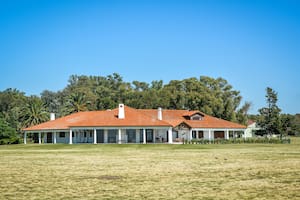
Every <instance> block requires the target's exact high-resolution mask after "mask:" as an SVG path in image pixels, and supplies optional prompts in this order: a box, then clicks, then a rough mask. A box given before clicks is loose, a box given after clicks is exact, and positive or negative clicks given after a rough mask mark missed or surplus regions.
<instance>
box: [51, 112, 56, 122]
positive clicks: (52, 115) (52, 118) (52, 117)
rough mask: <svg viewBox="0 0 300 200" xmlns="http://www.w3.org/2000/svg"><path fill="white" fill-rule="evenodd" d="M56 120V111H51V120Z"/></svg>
mask: <svg viewBox="0 0 300 200" xmlns="http://www.w3.org/2000/svg"><path fill="white" fill-rule="evenodd" d="M53 120H55V113H50V121H53Z"/></svg>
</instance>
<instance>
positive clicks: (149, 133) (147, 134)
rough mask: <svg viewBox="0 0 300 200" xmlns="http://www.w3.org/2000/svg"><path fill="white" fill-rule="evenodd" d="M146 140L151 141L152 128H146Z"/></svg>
mask: <svg viewBox="0 0 300 200" xmlns="http://www.w3.org/2000/svg"><path fill="white" fill-rule="evenodd" d="M146 142H153V129H146Z"/></svg>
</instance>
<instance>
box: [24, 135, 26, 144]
mask: <svg viewBox="0 0 300 200" xmlns="http://www.w3.org/2000/svg"><path fill="white" fill-rule="evenodd" d="M26 140H27V133H26V132H24V144H27V141H26Z"/></svg>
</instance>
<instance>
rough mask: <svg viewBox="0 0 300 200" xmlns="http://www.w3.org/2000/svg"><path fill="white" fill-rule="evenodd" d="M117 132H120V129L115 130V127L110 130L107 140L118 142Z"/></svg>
mask: <svg viewBox="0 0 300 200" xmlns="http://www.w3.org/2000/svg"><path fill="white" fill-rule="evenodd" d="M117 133H118V130H115V129H112V130H108V135H107V142H108V143H117Z"/></svg>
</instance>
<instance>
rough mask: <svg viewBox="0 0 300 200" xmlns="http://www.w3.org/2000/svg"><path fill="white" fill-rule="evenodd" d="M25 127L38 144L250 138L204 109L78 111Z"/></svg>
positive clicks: (233, 125)
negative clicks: (203, 111) (205, 112)
mask: <svg viewBox="0 0 300 200" xmlns="http://www.w3.org/2000/svg"><path fill="white" fill-rule="evenodd" d="M51 116H52V117H51V120H50V121H48V122H44V123H41V124H38V125H35V126H32V127H28V128H25V129H23V131H24V143H25V144H26V141H27V134H31V133H34V134H35V135H38V143H54V144H55V143H69V144H74V143H93V144H98V143H118V144H122V143H143V144H145V143H176V142H182V141H183V140H192V139H200V138H203V139H208V140H214V139H216V138H224V139H229V138H233V137H246V135H245V130H246V126H244V125H241V124H237V123H233V122H230V121H226V120H223V119H219V118H216V117H212V116H209V115H206V114H204V113H202V112H200V111H188V110H163V109H161V108H158V109H157V110H156V109H134V108H131V107H128V106H125V105H124V104H119V107H118V108H116V109H113V110H105V111H86V112H78V113H73V114H70V115H67V116H65V117H61V118H58V119H54V118H55V117H53V114H52V115H51Z"/></svg>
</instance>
